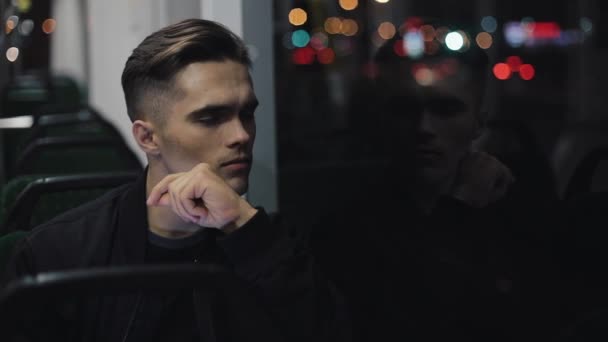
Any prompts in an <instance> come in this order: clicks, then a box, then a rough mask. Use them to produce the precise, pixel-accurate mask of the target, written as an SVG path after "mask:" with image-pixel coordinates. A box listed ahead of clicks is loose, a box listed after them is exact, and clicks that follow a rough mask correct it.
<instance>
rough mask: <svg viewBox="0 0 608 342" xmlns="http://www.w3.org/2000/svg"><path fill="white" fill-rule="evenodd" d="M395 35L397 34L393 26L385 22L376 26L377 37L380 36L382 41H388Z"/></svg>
mask: <svg viewBox="0 0 608 342" xmlns="http://www.w3.org/2000/svg"><path fill="white" fill-rule="evenodd" d="M395 33H397V30H396V29H395V25H393V24H392V23H390V22H388V21H385V22H383V23H382V24H380V26H378V35H380V37H382V39H386V40H389V39H391V38H393V37H394V36H395Z"/></svg>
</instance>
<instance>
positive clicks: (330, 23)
mask: <svg viewBox="0 0 608 342" xmlns="http://www.w3.org/2000/svg"><path fill="white" fill-rule="evenodd" d="M324 27H325V32H327V33H329V34H338V33H341V32H342V19H340V18H337V17H329V18H327V19H325V25H324Z"/></svg>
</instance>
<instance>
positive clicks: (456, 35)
mask: <svg viewBox="0 0 608 342" xmlns="http://www.w3.org/2000/svg"><path fill="white" fill-rule="evenodd" d="M445 45H446V46H447V47H448V49H450V50H452V51H458V50H460V49H462V47H463V46H464V37H463V36H462V34H461V33H460V32H455V31H454V32H450V33H448V34H447V36H445Z"/></svg>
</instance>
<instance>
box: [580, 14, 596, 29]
mask: <svg viewBox="0 0 608 342" xmlns="http://www.w3.org/2000/svg"><path fill="white" fill-rule="evenodd" d="M580 26H581V30H583V32H585V33H591V32H592V31H593V22H592V21H591V19H589V18H587V17H582V18H581V20H580Z"/></svg>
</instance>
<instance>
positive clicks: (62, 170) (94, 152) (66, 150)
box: [15, 136, 142, 175]
mask: <svg viewBox="0 0 608 342" xmlns="http://www.w3.org/2000/svg"><path fill="white" fill-rule="evenodd" d="M141 169H142V166H141V163H140V162H139V160H138V159H137V157H136V156H135V154H134V153H133V152H132V151H131V150H130V149H129V148H128V147H127V146H126V144H125V143H124V142H123V141H122V140H117V139H114V138H106V137H84V136H83V137H53V138H40V139H36V140H34V141H33V142H32V143H30V145H28V147H27V148H26V149H25V150H24V151H23V152H22V154H21V156H20V158H19V159H17V162H16V165H15V174H16V175H25V174H74V173H95V172H120V171H139V170H141Z"/></svg>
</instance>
